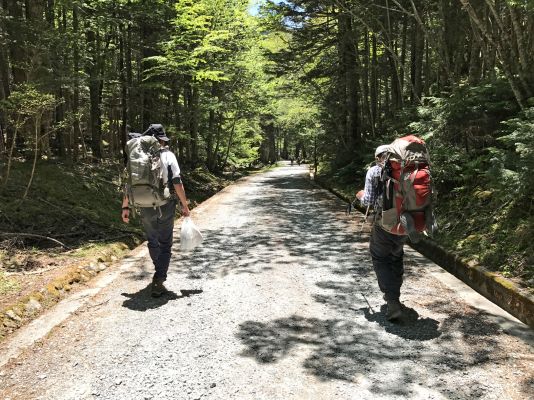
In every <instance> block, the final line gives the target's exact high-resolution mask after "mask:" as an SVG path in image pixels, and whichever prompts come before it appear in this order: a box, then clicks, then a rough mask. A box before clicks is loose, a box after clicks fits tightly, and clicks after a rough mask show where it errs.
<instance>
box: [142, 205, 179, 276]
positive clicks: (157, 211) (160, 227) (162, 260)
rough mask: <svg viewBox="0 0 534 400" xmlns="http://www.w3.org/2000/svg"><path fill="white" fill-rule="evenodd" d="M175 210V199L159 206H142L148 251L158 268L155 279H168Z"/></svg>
mask: <svg viewBox="0 0 534 400" xmlns="http://www.w3.org/2000/svg"><path fill="white" fill-rule="evenodd" d="M175 212H176V201H174V200H171V201H169V202H168V203H167V204H165V205H163V206H161V207H159V208H158V207H156V208H149V207H143V208H141V222H142V223H143V228H144V230H145V235H146V239H147V240H148V252H149V253H150V258H151V259H152V262H153V263H154V267H155V268H156V272H155V274H154V279H161V280H165V279H167V271H168V269H169V263H170V261H171V247H172V233H173V228H174V218H175Z"/></svg>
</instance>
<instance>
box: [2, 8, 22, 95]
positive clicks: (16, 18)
mask: <svg viewBox="0 0 534 400" xmlns="http://www.w3.org/2000/svg"><path fill="white" fill-rule="evenodd" d="M8 11H9V15H10V16H11V18H12V20H10V21H9V23H8V24H7V28H8V29H7V32H8V35H9V38H10V42H9V53H10V58H11V72H12V74H13V83H14V84H15V85H20V84H22V83H24V82H26V80H27V75H26V73H27V71H26V63H27V54H26V50H25V46H24V41H25V31H26V28H25V26H26V21H24V16H23V13H22V2H21V1H18V0H9V1H8Z"/></svg>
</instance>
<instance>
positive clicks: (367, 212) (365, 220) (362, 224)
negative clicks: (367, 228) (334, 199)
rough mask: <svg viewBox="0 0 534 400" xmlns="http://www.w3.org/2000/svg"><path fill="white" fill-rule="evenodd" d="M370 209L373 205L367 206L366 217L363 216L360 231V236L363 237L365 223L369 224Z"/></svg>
mask: <svg viewBox="0 0 534 400" xmlns="http://www.w3.org/2000/svg"><path fill="white" fill-rule="evenodd" d="M369 207H371V205H370V204H369V205H368V206H367V210H365V215H364V216H363V221H362V223H361V225H360V230H359V232H358V235H361V234H362V231H363V226H364V225H365V223H366V222H367V216H368V215H369Z"/></svg>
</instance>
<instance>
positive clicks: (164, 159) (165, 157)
mask: <svg viewBox="0 0 534 400" xmlns="http://www.w3.org/2000/svg"><path fill="white" fill-rule="evenodd" d="M160 161H161V166H162V168H161V169H162V171H161V172H162V178H163V184H164V185H165V186H167V183H168V181H169V168H168V167H169V166H170V167H171V172H172V177H173V178H178V177H180V167H179V166H178V160H177V159H176V156H175V155H174V153H173V152H172V151H170V150H169V149H165V150H163V151H162V152H161V154H160Z"/></svg>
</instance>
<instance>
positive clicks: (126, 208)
mask: <svg viewBox="0 0 534 400" xmlns="http://www.w3.org/2000/svg"><path fill="white" fill-rule="evenodd" d="M122 209H123V210H130V207H122Z"/></svg>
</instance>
